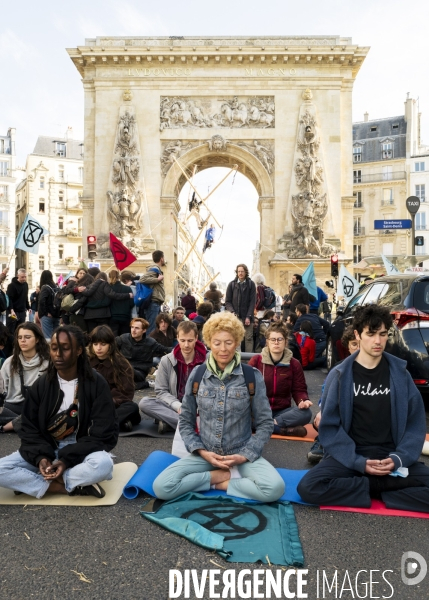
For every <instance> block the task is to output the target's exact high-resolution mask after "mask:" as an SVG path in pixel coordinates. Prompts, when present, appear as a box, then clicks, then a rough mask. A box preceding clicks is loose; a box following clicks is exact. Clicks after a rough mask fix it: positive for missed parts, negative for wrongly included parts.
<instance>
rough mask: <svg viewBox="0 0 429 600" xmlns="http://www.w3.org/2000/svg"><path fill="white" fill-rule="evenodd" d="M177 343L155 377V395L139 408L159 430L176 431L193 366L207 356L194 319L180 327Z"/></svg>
mask: <svg viewBox="0 0 429 600" xmlns="http://www.w3.org/2000/svg"><path fill="white" fill-rule="evenodd" d="M177 341H178V345H177V346H176V347H175V348H174V350H173V352H170V353H169V354H167V355H166V356H163V357H162V358H161V361H160V363H159V366H158V370H157V372H156V378H155V394H156V397H155V398H143V399H142V400H140V403H139V407H140V410H141V411H142V413H143V414H144V415H147V416H149V417H153V418H154V419H155V420H157V421H159V423H158V432H159V433H166V432H167V431H174V430H175V429H176V427H177V423H178V421H179V415H180V411H181V408H182V399H183V396H184V394H185V387H186V382H187V381H188V377H189V375H190V373H191V372H192V370H193V369H194V367H196V366H197V365H201V364H202V363H203V362H204V361H205V359H206V354H207V352H206V349H205V346H204V344H203V343H202V342H200V341H199V340H198V330H197V326H196V325H195V323H193V322H192V321H182V322H181V323H179V327H178V329H177Z"/></svg>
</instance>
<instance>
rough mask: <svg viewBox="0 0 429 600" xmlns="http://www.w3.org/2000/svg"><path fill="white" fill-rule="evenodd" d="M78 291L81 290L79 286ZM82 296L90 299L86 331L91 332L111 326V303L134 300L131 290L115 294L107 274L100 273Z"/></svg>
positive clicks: (86, 317) (86, 313) (86, 314)
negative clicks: (97, 328) (103, 326)
mask: <svg viewBox="0 0 429 600" xmlns="http://www.w3.org/2000/svg"><path fill="white" fill-rule="evenodd" d="M78 290H79V291H80V290H81V287H80V286H79V288H78ZM82 295H83V296H84V297H85V298H87V299H88V302H87V304H86V306H85V314H84V319H85V322H86V329H87V331H88V332H91V331H92V330H93V329H94V328H95V327H98V325H109V322H110V316H111V313H110V303H111V301H112V300H127V299H129V298H133V297H134V296H133V293H132V292H131V290H130V291H129V292H126V293H118V292H114V291H113V290H112V288H111V286H110V285H109V284H108V283H107V275H106V273H103V272H101V273H99V274H98V275H97V277H96V278H95V281H94V283H93V284H92V285H91V286H90V287H89V288H86V289H85V290H82Z"/></svg>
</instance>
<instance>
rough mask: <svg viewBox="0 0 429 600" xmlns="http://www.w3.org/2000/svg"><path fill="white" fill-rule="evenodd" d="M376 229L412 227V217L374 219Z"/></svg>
mask: <svg viewBox="0 0 429 600" xmlns="http://www.w3.org/2000/svg"><path fill="white" fill-rule="evenodd" d="M374 229H411V219H398V220H390V221H381V220H378V221H374Z"/></svg>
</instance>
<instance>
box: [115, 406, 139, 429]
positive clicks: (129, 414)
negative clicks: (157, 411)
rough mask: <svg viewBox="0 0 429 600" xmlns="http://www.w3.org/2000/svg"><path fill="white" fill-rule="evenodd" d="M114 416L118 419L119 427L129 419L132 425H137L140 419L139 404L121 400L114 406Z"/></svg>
mask: <svg viewBox="0 0 429 600" xmlns="http://www.w3.org/2000/svg"><path fill="white" fill-rule="evenodd" d="M116 416H117V417H118V421H119V428H121V427H122V425H123V424H124V423H125V421H131V423H132V424H133V425H138V424H139V423H140V421H141V420H142V418H141V415H140V411H139V405H138V404H136V403H135V402H133V401H131V402H123V403H122V404H120V405H119V406H117V407H116Z"/></svg>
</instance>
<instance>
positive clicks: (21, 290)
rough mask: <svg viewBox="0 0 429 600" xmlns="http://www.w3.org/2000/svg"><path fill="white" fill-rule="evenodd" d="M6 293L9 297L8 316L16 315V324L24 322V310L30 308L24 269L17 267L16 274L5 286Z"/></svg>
mask: <svg viewBox="0 0 429 600" xmlns="http://www.w3.org/2000/svg"><path fill="white" fill-rule="evenodd" d="M6 293H7V295H8V298H9V307H8V316H12V317H16V319H17V320H16V325H19V324H20V323H25V317H26V312H27V310H29V309H30V303H29V302H28V283H27V271H26V270H25V269H18V273H17V276H16V277H14V278H13V279H12V281H11V282H10V283H9V285H8V286H7V292H6Z"/></svg>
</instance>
